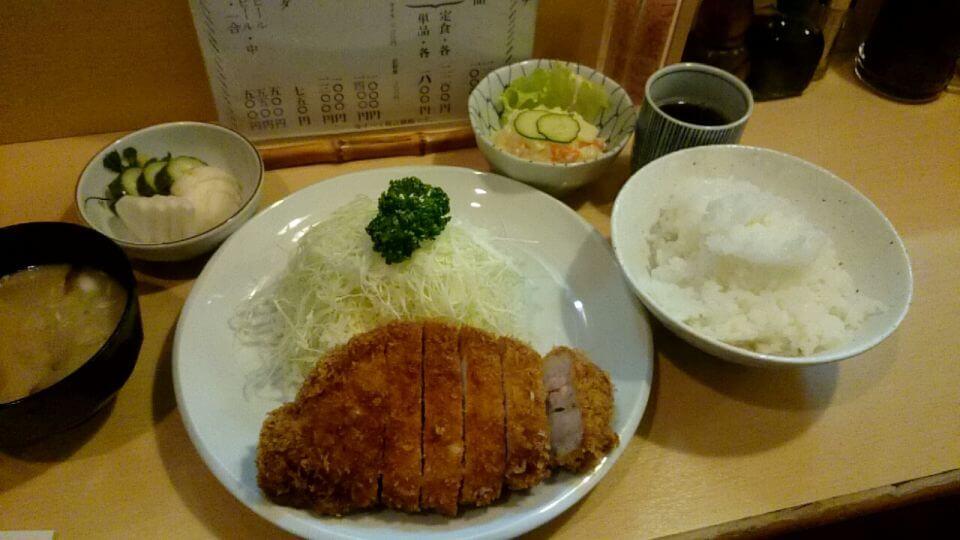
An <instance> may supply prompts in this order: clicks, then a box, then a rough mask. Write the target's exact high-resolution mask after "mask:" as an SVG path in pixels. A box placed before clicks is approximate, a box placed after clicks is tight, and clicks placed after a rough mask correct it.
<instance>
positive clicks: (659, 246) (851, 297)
mask: <svg viewBox="0 0 960 540" xmlns="http://www.w3.org/2000/svg"><path fill="white" fill-rule="evenodd" d="M611 237H612V241H613V248H614V251H615V252H616V255H617V259H618V260H619V261H620V265H621V266H622V267H623V270H624V273H625V274H626V277H627V279H628V280H629V281H630V283H631V285H632V286H633V289H634V290H635V291H636V293H637V295H638V296H639V297H640V299H641V301H642V302H643V303H644V305H645V306H646V307H647V309H649V310H650V311H651V312H652V313H653V314H654V316H656V317H657V318H658V319H659V320H660V321H661V322H662V323H663V324H664V325H665V326H666V327H667V328H669V329H670V330H671V331H672V332H674V333H675V334H677V335H678V336H680V337H681V338H683V339H685V340H686V341H688V342H689V343H691V344H692V345H694V346H695V347H697V348H699V349H701V350H704V351H705V352H707V353H710V354H712V355H714V356H717V357H719V358H722V359H725V360H730V361H734V362H739V363H743V364H751V365H807V364H819V363H824V362H834V361H837V360H842V359H844V358H849V357H851V356H855V355H857V354H860V353H862V352H864V351H866V350H868V349H870V348H871V347H873V346H875V345H877V344H878V343H880V342H881V341H883V340H884V339H885V338H886V337H887V336H889V335H890V334H891V333H892V332H893V331H894V330H895V329H896V328H897V326H898V325H899V324H900V321H902V320H903V318H904V316H905V315H906V313H907V309H908V307H909V305H910V298H911V296H912V293H913V278H912V274H911V270H910V261H909V259H908V258H907V252H906V249H905V248H904V245H903V242H902V241H901V239H900V237H899V236H898V235H897V232H896V231H895V230H894V228H893V225H892V224H891V223H890V221H889V220H888V219H887V218H886V217H885V216H884V215H883V213H882V212H881V211H880V210H879V209H878V208H877V207H876V206H875V205H874V204H873V203H872V202H871V201H870V200H869V199H867V198H866V197H865V196H863V195H862V194H860V193H859V192H858V191H857V190H856V189H854V188H853V187H852V186H851V185H850V184H848V183H847V182H845V181H843V180H842V179H840V178H839V177H837V176H836V175H834V174H833V173H831V172H830V171H827V170H826V169H823V168H821V167H818V166H816V165H813V164H812V163H809V162H806V161H804V160H802V159H799V158H797V157H793V156H790V155H787V154H784V153H781V152H776V151H773V150H768V149H764V148H753V147H749V146H738V145H714V146H701V147H696V148H690V149H687V150H682V151H680V152H674V153H672V154H668V155H666V156H664V157H662V158H660V159H658V160H656V161H653V162H651V163H649V164H648V165H647V166H645V167H643V168H642V169H640V170H639V171H637V172H636V173H635V174H634V175H633V176H631V177H630V179H629V180H628V181H627V183H626V184H625V185H624V187H623V189H622V190H621V191H620V193H619V195H618V196H617V199H616V202H615V203H614V207H613V215H612V218H611Z"/></svg>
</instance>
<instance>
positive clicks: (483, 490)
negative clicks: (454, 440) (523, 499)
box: [460, 326, 506, 506]
mask: <svg viewBox="0 0 960 540" xmlns="http://www.w3.org/2000/svg"><path fill="white" fill-rule="evenodd" d="M460 361H461V362H462V365H463V372H464V380H463V394H464V395H463V409H464V416H463V427H464V436H463V440H464V444H465V448H464V459H463V487H462V488H461V489H460V504H461V505H463V506H466V505H472V506H487V505H488V504H490V503H492V502H493V501H495V500H497V499H498V498H500V490H501V488H502V486H503V470H504V458H505V457H506V456H505V453H506V452H505V447H504V445H505V444H506V443H505V440H504V424H503V423H504V413H503V384H502V374H501V367H500V349H499V347H497V340H496V338H495V337H494V336H492V335H490V334H488V333H486V332H484V331H482V330H478V329H476V328H472V327H469V326H463V327H461V328H460Z"/></svg>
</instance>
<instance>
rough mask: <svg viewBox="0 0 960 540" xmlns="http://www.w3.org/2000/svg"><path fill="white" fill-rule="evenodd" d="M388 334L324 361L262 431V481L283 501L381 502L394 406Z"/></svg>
mask: <svg viewBox="0 0 960 540" xmlns="http://www.w3.org/2000/svg"><path fill="white" fill-rule="evenodd" d="M384 341H385V340H384V338H383V336H382V334H380V333H379V332H377V331H374V332H368V333H366V334H361V335H359V336H356V337H354V338H353V339H351V340H350V342H349V343H348V344H347V345H345V346H342V347H339V348H337V349H335V350H334V351H332V352H331V353H330V354H328V355H327V356H326V358H325V359H323V361H321V362H318V365H317V367H316V368H314V371H313V372H312V373H311V374H310V375H309V376H308V378H307V381H306V382H305V383H304V385H303V386H302V387H301V388H300V392H299V393H298V395H297V398H296V400H295V401H294V402H292V403H288V404H286V405H283V406H282V407H280V408H279V409H277V410H275V411H273V412H271V413H270V414H269V415H268V416H267V419H266V421H265V422H264V424H263V428H262V430H261V432H260V444H259V447H258V450H257V469H258V475H257V483H258V484H259V485H260V488H261V489H262V490H263V492H264V493H265V494H266V495H267V496H269V497H270V498H271V499H274V500H275V501H277V502H280V503H282V504H289V505H293V506H299V507H306V508H311V509H313V510H315V511H316V512H318V513H321V514H329V515H342V514H346V513H348V512H351V511H354V510H361V509H365V508H371V507H374V506H376V505H377V504H378V503H379V480H380V466H381V461H382V458H383V431H384V425H385V421H384V416H385V412H386V411H385V406H386V399H385V397H386V393H385V389H386V380H385V370H384V366H385V362H384Z"/></svg>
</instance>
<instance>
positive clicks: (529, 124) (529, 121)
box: [513, 111, 549, 141]
mask: <svg viewBox="0 0 960 540" xmlns="http://www.w3.org/2000/svg"><path fill="white" fill-rule="evenodd" d="M546 114H549V113H548V112H547V111H523V112H521V113H520V114H518V115H517V117H516V118H515V119H514V120H513V129H515V130H517V133H519V134H520V135H523V136H524V137H526V138H528V139H536V140H538V141H542V140H544V139H546V137H545V136H544V135H543V133H540V131H539V130H538V129H537V120H540V117H542V116H544V115H546Z"/></svg>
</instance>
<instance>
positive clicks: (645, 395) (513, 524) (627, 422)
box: [171, 165, 656, 539]
mask: <svg viewBox="0 0 960 540" xmlns="http://www.w3.org/2000/svg"><path fill="white" fill-rule="evenodd" d="M425 168H426V169H430V170H447V171H449V172H451V173H454V174H469V175H473V176H478V177H494V178H496V179H497V181H498V182H506V183H507V184H508V185H511V187H514V188H517V189H520V190H521V191H526V192H528V193H532V194H533V195H534V196H536V197H538V198H539V199H542V200H544V202H545V203H546V204H550V205H552V206H553V207H554V208H558V209H559V210H560V211H561V213H563V214H565V215H566V216H567V217H568V218H572V219H573V222H574V223H575V224H576V225H577V226H578V227H579V228H581V229H582V230H583V231H584V233H585V234H586V235H587V236H588V237H593V238H594V239H595V240H598V241H599V242H600V245H601V246H602V247H603V249H604V250H605V251H606V253H607V255H608V256H609V260H610V262H611V263H612V264H613V265H614V267H615V268H616V270H617V274H619V276H620V279H621V280H622V281H623V285H624V289H625V290H626V291H627V292H629V293H631V298H630V301H631V302H632V303H633V304H634V305H635V306H636V308H637V311H638V316H639V318H640V319H641V320H642V321H643V323H644V324H645V325H646V328H647V332H646V336H645V337H644V336H639V337H638V339H640V340H641V341H643V342H644V343H643V344H644V346H645V347H646V350H648V351H649V357H648V358H645V359H644V358H640V357H639V356H638V358H636V359H633V360H638V359H639V360H640V361H646V363H647V365H648V368H649V374H648V379H647V380H646V381H642V382H646V384H645V385H642V388H641V389H640V391H639V392H637V393H636V395H635V398H634V399H635V400H634V402H633V405H632V407H631V408H630V409H629V410H628V414H627V415H626V418H625V419H624V428H623V430H622V432H623V433H622V435H623V436H621V437H620V439H621V440H620V444H618V445H617V447H616V448H614V449H613V451H611V452H610V453H609V454H608V455H607V456H606V457H604V458H603V459H602V460H601V461H600V463H599V464H597V465H596V467H595V468H594V469H593V471H592V472H591V473H589V474H588V475H586V476H583V477H582V480H581V481H580V482H578V483H576V484H574V485H572V486H571V487H570V488H568V489H567V490H565V491H564V492H562V494H561V496H560V497H559V499H557V500H555V501H552V504H550V505H549V506H547V507H546V508H544V507H537V508H534V509H530V510H526V511H522V512H521V514H519V515H517V516H515V519H513V520H511V521H507V522H506V523H504V524H501V525H500V526H498V527H496V528H494V529H486V530H481V531H477V532H476V533H475V534H470V535H467V534H462V533H458V531H456V530H453V531H451V530H445V531H429V530H425V531H423V536H424V537H430V538H448V537H449V538H453V537H455V538H500V537H513V536H517V535H520V534H523V533H525V532H529V531H531V530H533V529H535V528H537V527H539V526H541V525H543V524H545V523H547V522H549V521H551V520H553V519H554V518H556V517H557V516H559V515H560V514H562V513H563V512H565V511H566V510H568V509H569V508H570V507H572V506H573V505H574V504H576V503H577V502H579V501H580V500H582V499H583V498H584V497H585V496H586V495H587V494H589V493H590V491H591V490H592V489H593V488H594V487H595V486H596V485H597V484H598V483H599V482H600V480H602V479H603V478H604V477H605V476H606V474H607V473H608V472H609V471H610V469H612V468H613V466H614V464H615V463H616V462H617V460H618V459H619V458H620V456H621V455H622V454H623V452H624V451H625V450H626V447H627V446H628V445H629V444H630V442H631V441H632V438H633V435H634V433H635V432H636V431H637V429H638V427H639V424H640V421H641V419H642V418H643V415H644V413H645V412H646V410H647V405H648V404H649V399H650V393H651V389H652V385H653V380H654V377H655V373H654V371H655V369H656V362H654V358H655V356H656V352H655V350H654V344H653V329H652V327H651V324H650V315H649V313H648V312H647V310H646V309H645V308H644V307H643V304H642V303H640V302H639V301H638V299H637V298H636V296H635V295H633V294H632V288H631V284H630V282H629V280H628V279H627V277H626V276H625V275H624V273H623V271H622V269H621V268H620V265H619V262H618V260H617V257H616V254H615V252H614V250H613V247H612V245H611V243H610V242H608V241H607V240H606V239H605V238H603V236H602V235H600V233H599V231H597V229H596V228H595V227H593V226H592V225H590V223H588V222H587V221H586V220H585V219H584V218H583V216H581V215H580V214H578V213H577V212H576V211H575V210H573V209H572V208H570V207H569V206H567V205H566V204H564V203H563V202H561V201H560V200H558V199H555V198H554V197H551V196H550V195H548V194H546V193H544V192H542V191H540V190H537V189H535V188H533V187H531V186H529V185H526V184H523V183H521V182H517V181H516V180H512V179H510V178H507V177H505V176H502V175H499V174H496V173H492V172H487V171H478V170H475V169H470V168H467V167H455V166H447V165H403V166H395V167H377V168H372V169H361V170H358V171H351V172H347V173H344V174H340V175H336V176H331V177H327V178H322V179H320V180H317V181H315V182H313V183H311V184H309V185H307V186H304V187H303V188H301V189H298V190H296V191H294V192H291V193H289V194H287V195H286V196H284V197H283V198H281V199H279V200H277V201H275V202H274V203H272V204H270V205H269V206H267V207H265V208H264V209H263V210H261V211H260V212H258V213H257V214H256V215H255V216H253V217H252V218H251V219H250V220H249V221H247V222H246V223H244V224H243V226H242V227H240V229H238V230H237V231H236V233H239V232H240V231H243V230H245V229H247V228H252V227H255V226H256V224H257V223H258V222H259V220H260V219H263V218H262V216H263V215H265V214H266V213H268V212H272V211H275V208H277V207H278V206H280V205H282V204H283V203H284V202H286V201H288V200H289V199H290V198H291V197H294V196H298V197H303V196H307V195H305V194H304V192H307V191H312V190H316V189H320V190H322V189H324V188H320V187H317V186H323V185H325V184H326V185H327V186H330V185H331V184H330V182H331V181H336V182H347V181H349V180H348V178H349V177H352V176H359V175H369V174H371V173H372V172H373V171H382V172H384V175H385V176H387V175H390V174H392V175H397V174H400V175H403V174H404V173H411V172H412V171H422V170H423V169H425ZM326 189H330V188H329V187H327V188H326ZM236 233H235V234H234V235H231V236H230V238H228V239H227V241H226V242H224V243H223V245H222V246H221V247H220V248H219V249H217V251H216V252H215V253H214V254H213V256H212V257H211V258H210V260H208V261H207V263H206V264H205V265H204V268H203V270H202V271H201V272H200V274H199V275H198V276H197V278H196V279H195V280H194V284H193V287H192V288H191V290H190V293H189V294H188V296H187V298H186V299H185V300H184V303H183V307H182V309H181V311H180V315H179V317H178V319H177V324H176V329H175V332H174V340H173V350H172V352H171V369H172V379H173V386H174V394H175V397H176V400H177V407H178V410H179V412H180V418H181V421H182V422H183V425H184V427H185V428H186V431H187V435H188V437H189V439H190V442H191V443H192V444H193V447H194V449H195V450H196V451H197V453H198V454H199V455H200V458H201V460H202V461H203V463H204V465H205V466H206V467H207V468H208V469H209V470H210V472H212V473H213V475H214V476H215V477H216V479H217V481H219V482H220V484H221V485H222V486H223V487H224V488H225V489H226V490H227V491H228V492H229V493H230V494H231V495H233V497H234V498H236V499H237V500H238V501H239V502H240V503H241V504H242V505H244V506H246V507H247V508H249V509H250V510H252V511H253V512H254V513H256V514H257V515H259V516H260V517H261V518H263V519H265V520H267V521H269V522H270V523H272V524H274V525H275V526H277V527H279V528H281V529H283V530H285V531H287V532H290V533H293V534H296V535H300V536H305V537H317V536H318V535H322V536H323V537H327V538H343V539H355V538H366V537H367V536H363V535H360V536H358V535H355V534H350V533H347V532H344V531H338V530H335V528H336V527H335V526H333V527H332V526H330V525H328V524H323V523H320V522H319V519H320V518H319V517H316V516H311V517H312V518H314V519H315V520H317V521H316V522H315V523H313V524H310V525H309V526H308V525H307V524H306V523H304V521H303V520H302V519H301V518H299V517H297V516H294V515H292V514H290V513H287V512H283V513H277V512H276V511H275V510H276V509H277V508H280V509H286V507H280V506H278V505H272V504H270V505H264V504H261V503H260V502H259V501H255V500H252V499H249V498H248V493H247V492H248V491H249V487H248V486H245V485H243V484H242V483H239V482H235V479H234V475H233V474H232V472H231V471H230V470H229V468H228V467H227V466H226V465H225V464H223V463H222V462H221V461H220V460H219V459H218V458H217V456H215V455H214V454H213V453H212V452H211V451H210V450H209V449H208V448H207V447H206V445H205V444H204V443H203V440H202V435H201V434H200V433H199V431H198V430H197V427H196V425H195V424H194V422H193V420H192V419H191V417H190V415H189V413H188V409H187V407H185V406H184V404H185V402H184V395H183V389H182V386H181V375H180V360H179V358H180V349H181V346H182V340H183V335H184V332H183V329H182V327H183V326H184V324H185V322H184V321H186V320H188V319H189V313H190V311H191V309H192V308H193V305H194V303H195V302H197V301H198V300H196V298H197V297H195V296H194V291H196V290H198V289H199V287H197V285H198V284H201V282H202V280H204V279H208V278H207V276H208V275H209V274H208V269H209V268H211V267H213V266H214V264H215V263H216V262H217V261H219V259H220V258H221V257H223V256H224V255H223V254H224V253H225V252H226V250H225V249H224V247H227V246H230V245H232V244H233V242H234V241H235V240H236V238H239V235H237V234H236ZM618 435H621V434H619V433H618ZM489 526H490V525H486V526H484V527H489Z"/></svg>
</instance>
